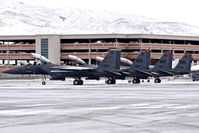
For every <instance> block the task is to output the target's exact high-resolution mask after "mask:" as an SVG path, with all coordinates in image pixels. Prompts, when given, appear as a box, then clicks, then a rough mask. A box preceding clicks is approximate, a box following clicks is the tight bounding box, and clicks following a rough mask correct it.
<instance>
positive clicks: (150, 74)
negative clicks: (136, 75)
mask: <svg viewBox="0 0 199 133" xmlns="http://www.w3.org/2000/svg"><path fill="white" fill-rule="evenodd" d="M135 70H136V71H138V72H140V73H143V74H146V75H149V76H153V74H152V73H151V72H147V71H144V70H141V69H135Z"/></svg>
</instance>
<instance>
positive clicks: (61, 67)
mask: <svg viewBox="0 0 199 133" xmlns="http://www.w3.org/2000/svg"><path fill="white" fill-rule="evenodd" d="M54 69H58V70H65V71H82V70H93V69H94V68H91V67H79V66H57V67H54Z"/></svg>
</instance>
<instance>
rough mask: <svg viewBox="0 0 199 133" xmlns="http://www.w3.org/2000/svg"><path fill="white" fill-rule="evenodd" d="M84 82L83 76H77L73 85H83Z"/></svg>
mask: <svg viewBox="0 0 199 133" xmlns="http://www.w3.org/2000/svg"><path fill="white" fill-rule="evenodd" d="M83 84H84V81H83V80H82V79H81V78H76V79H75V80H74V81H73V85H83Z"/></svg>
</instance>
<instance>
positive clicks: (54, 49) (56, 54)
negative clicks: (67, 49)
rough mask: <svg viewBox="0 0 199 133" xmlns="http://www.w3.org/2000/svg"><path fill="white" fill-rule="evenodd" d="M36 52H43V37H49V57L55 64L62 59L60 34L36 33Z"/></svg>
mask: <svg viewBox="0 0 199 133" xmlns="http://www.w3.org/2000/svg"><path fill="white" fill-rule="evenodd" d="M35 38H36V53H37V54H41V39H48V59H49V60H50V61H51V62H52V63H54V64H60V61H61V41H60V35H36V36H35Z"/></svg>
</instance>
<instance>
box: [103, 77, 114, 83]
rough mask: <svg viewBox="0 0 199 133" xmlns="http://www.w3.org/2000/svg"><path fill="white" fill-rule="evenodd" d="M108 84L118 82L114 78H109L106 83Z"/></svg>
mask: <svg viewBox="0 0 199 133" xmlns="http://www.w3.org/2000/svg"><path fill="white" fill-rule="evenodd" d="M105 83H106V84H115V83H116V80H115V79H113V78H109V79H108V80H106V81H105Z"/></svg>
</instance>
